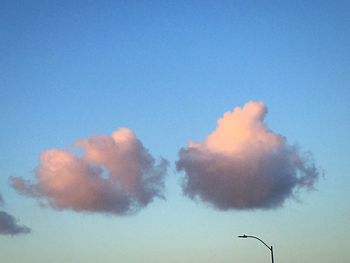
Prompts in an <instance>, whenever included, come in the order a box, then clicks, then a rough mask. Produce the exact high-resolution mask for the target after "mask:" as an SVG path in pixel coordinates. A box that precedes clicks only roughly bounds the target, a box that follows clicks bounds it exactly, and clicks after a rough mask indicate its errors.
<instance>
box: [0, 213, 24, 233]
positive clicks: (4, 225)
mask: <svg viewBox="0 0 350 263" xmlns="http://www.w3.org/2000/svg"><path fill="white" fill-rule="evenodd" d="M29 232H30V228H29V227H26V226H22V225H18V224H17V220H16V219H15V218H14V217H13V216H12V215H10V214H8V213H6V212H4V211H0V234H1V235H17V234H27V233H29Z"/></svg>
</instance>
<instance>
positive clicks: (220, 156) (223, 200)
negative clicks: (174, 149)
mask: <svg viewBox="0 0 350 263" xmlns="http://www.w3.org/2000/svg"><path fill="white" fill-rule="evenodd" d="M266 113H267V109H266V107H265V105H264V103H263V102H248V103H247V104H245V105H244V107H243V108H239V107H237V108H235V109H234V110H233V111H232V112H226V113H225V114H224V116H223V117H222V118H221V119H219V121H218V125H217V128H216V129H215V130H214V131H213V132H212V133H211V134H209V136H207V137H206V138H205V140H204V142H203V143H196V142H190V143H189V145H188V147H186V148H182V149H181V150H180V152H179V160H178V161H177V162H176V168H177V170H178V171H184V173H185V177H184V180H183V192H184V194H185V195H187V196H188V197H190V198H192V199H196V200H197V199H200V200H202V201H204V202H208V203H209V204H211V205H212V206H214V207H215V208H217V209H220V210H228V209H256V208H261V209H266V208H276V207H279V206H281V205H282V204H283V203H284V201H285V200H286V199H287V198H289V197H291V196H294V194H295V191H296V190H298V189H300V188H307V189H311V188H313V185H314V182H315V180H316V179H317V178H318V175H319V172H318V170H317V168H316V167H315V164H314V163H313V161H312V158H311V155H310V154H301V153H300V152H299V150H298V148H297V147H296V146H293V145H289V144H288V143H287V141H286V139H285V138H284V137H282V136H281V135H279V134H276V133H274V132H272V131H271V130H269V129H268V127H267V126H266V124H265V123H264V117H265V115H266Z"/></svg>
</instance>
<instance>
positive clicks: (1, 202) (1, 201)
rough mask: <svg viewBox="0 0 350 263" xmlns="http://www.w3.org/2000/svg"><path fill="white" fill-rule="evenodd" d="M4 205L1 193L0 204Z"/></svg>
mask: <svg viewBox="0 0 350 263" xmlns="http://www.w3.org/2000/svg"><path fill="white" fill-rule="evenodd" d="M3 205H4V199H3V198H2V196H1V194H0V206H3Z"/></svg>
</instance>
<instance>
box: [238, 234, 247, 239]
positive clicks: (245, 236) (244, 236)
mask: <svg viewBox="0 0 350 263" xmlns="http://www.w3.org/2000/svg"><path fill="white" fill-rule="evenodd" d="M238 237H239V238H247V237H248V236H247V235H242V236H238Z"/></svg>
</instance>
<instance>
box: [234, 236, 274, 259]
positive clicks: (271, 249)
mask: <svg viewBox="0 0 350 263" xmlns="http://www.w3.org/2000/svg"><path fill="white" fill-rule="evenodd" d="M238 237H239V238H248V237H250V238H254V239H257V240H259V241H260V242H261V243H263V244H264V246H265V247H267V248H268V249H269V250H270V252H271V261H272V263H274V259H273V247H272V246H268V245H267V244H266V243H265V242H264V241H262V240H261V239H260V238H258V237H256V236H247V235H242V236H238Z"/></svg>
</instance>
